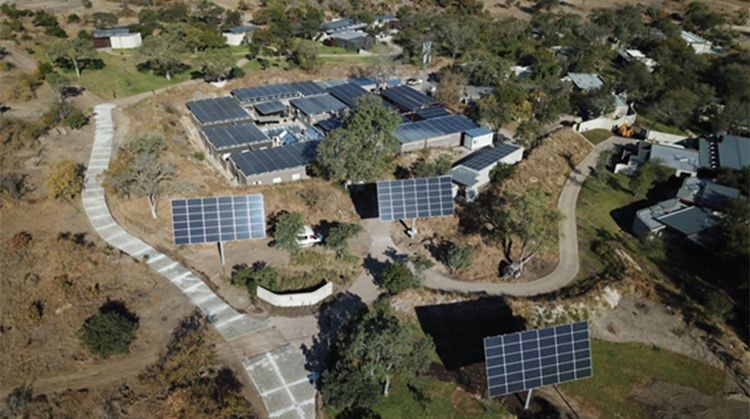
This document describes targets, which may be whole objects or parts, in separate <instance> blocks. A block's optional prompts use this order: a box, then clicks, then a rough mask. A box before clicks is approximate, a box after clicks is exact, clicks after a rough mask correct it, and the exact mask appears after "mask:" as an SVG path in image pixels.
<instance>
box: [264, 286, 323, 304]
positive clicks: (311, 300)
mask: <svg viewBox="0 0 750 419" xmlns="http://www.w3.org/2000/svg"><path fill="white" fill-rule="evenodd" d="M332 294H333V283H332V282H326V283H325V285H323V286H322V287H320V288H318V289H316V290H315V291H311V292H298V293H293V294H276V293H274V292H271V291H269V290H267V289H265V288H263V287H260V286H259V287H258V289H257V291H256V295H257V296H258V298H260V299H261V300H263V301H265V302H267V303H268V304H271V305H272V306H276V307H303V306H313V305H315V304H318V303H319V302H321V301H323V300H325V299H326V298H327V297H328V296H330V295H332Z"/></svg>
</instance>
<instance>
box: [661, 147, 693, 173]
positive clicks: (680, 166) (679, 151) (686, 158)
mask: <svg viewBox="0 0 750 419" xmlns="http://www.w3.org/2000/svg"><path fill="white" fill-rule="evenodd" d="M650 159H651V160H659V163H661V164H663V165H665V166H667V167H671V168H673V169H675V170H680V171H683V172H688V173H695V172H697V171H698V167H699V166H700V165H699V155H698V150H695V149H691V148H681V147H675V146H670V145H665V144H654V145H652V146H651V157H650Z"/></svg>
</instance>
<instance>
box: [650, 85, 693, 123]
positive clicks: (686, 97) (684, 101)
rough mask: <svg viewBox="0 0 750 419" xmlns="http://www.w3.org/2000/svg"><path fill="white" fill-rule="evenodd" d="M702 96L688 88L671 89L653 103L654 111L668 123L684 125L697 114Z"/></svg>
mask: <svg viewBox="0 0 750 419" xmlns="http://www.w3.org/2000/svg"><path fill="white" fill-rule="evenodd" d="M701 97H706V96H699V95H698V94H696V93H695V91H693V90H691V89H688V88H684V87H681V88H678V89H669V90H667V91H666V93H664V95H662V96H661V99H659V101H658V102H656V103H655V104H654V105H652V110H653V112H654V113H655V114H656V115H657V116H658V118H659V119H661V120H663V121H665V122H666V123H668V124H671V125H676V126H678V127H684V126H686V125H687V124H688V122H690V120H691V119H692V118H693V116H694V115H695V111H696V109H697V107H698V105H699V104H700V103H701Z"/></svg>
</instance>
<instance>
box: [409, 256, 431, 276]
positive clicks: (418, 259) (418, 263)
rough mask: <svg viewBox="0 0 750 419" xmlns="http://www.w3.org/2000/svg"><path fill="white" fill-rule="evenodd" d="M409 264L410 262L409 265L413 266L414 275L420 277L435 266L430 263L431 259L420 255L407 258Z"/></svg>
mask: <svg viewBox="0 0 750 419" xmlns="http://www.w3.org/2000/svg"><path fill="white" fill-rule="evenodd" d="M409 262H411V264H412V265H413V266H414V270H415V271H416V274H417V275H420V276H421V275H422V273H424V271H426V270H428V269H430V268H432V267H433V266H435V263H434V262H432V259H430V258H429V257H427V256H424V255H420V254H416V255H413V256H411V257H409Z"/></svg>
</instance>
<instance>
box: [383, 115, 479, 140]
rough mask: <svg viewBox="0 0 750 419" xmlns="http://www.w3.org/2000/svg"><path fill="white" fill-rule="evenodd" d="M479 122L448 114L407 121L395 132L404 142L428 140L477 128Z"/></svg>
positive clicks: (394, 134)
mask: <svg viewBox="0 0 750 419" xmlns="http://www.w3.org/2000/svg"><path fill="white" fill-rule="evenodd" d="M476 127H477V124H476V123H474V121H472V120H471V119H469V118H467V117H465V116H463V115H448V116H442V117H439V118H432V119H426V120H424V121H416V122H406V123H403V124H401V125H399V126H398V127H396V130H395V131H394V132H393V136H394V137H396V138H397V139H398V140H399V141H401V142H402V143H410V142H413V141H420V140H426V139H429V138H434V137H442V136H444V135H449V134H456V133H459V132H463V131H466V130H470V129H473V128H476Z"/></svg>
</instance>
